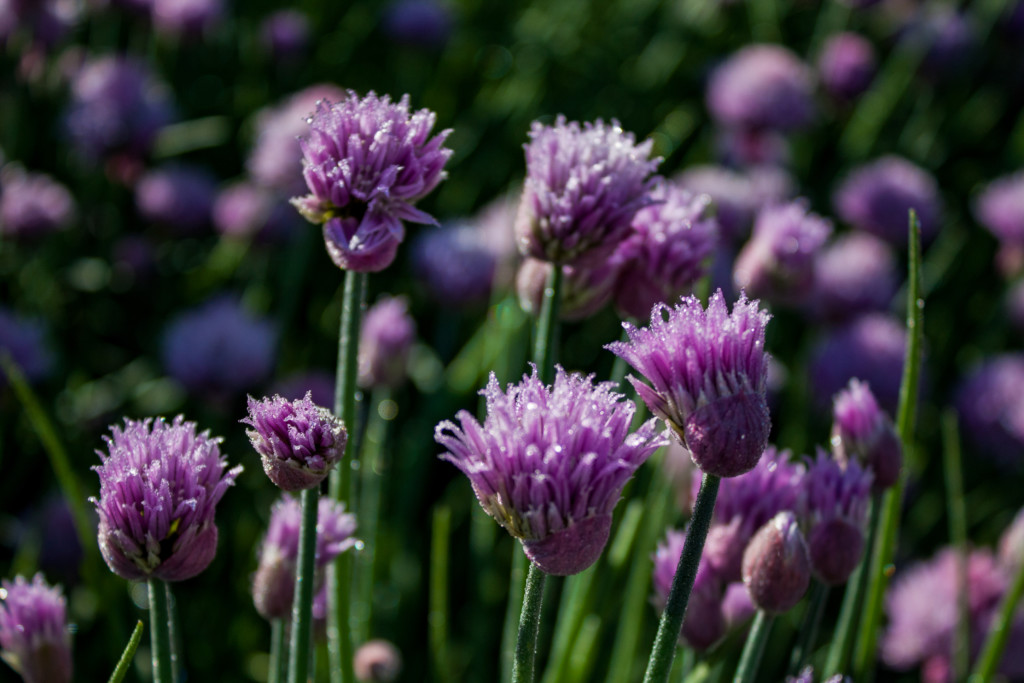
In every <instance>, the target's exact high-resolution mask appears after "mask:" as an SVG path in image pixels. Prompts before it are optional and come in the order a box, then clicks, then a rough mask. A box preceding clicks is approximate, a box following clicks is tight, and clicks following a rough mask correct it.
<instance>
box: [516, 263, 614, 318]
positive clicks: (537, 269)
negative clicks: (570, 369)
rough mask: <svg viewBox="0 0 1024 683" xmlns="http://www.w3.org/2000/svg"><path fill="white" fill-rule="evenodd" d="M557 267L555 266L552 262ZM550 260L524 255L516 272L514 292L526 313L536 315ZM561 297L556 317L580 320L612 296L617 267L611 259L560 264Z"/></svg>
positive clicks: (542, 297)
mask: <svg viewBox="0 0 1024 683" xmlns="http://www.w3.org/2000/svg"><path fill="white" fill-rule="evenodd" d="M554 267H556V268H557V267H559V266H554ZM551 268H552V264H551V263H549V262H547V261H540V260H538V259H535V258H526V259H524V260H523V262H522V263H520V264H519V272H517V273H516V294H518V297H519V306H520V307H521V308H522V309H523V310H524V311H526V312H527V313H529V314H531V315H534V316H537V315H540V309H541V305H542V304H543V301H544V290H545V289H546V288H547V282H548V274H549V273H550V272H551ZM561 269H562V275H563V278H562V292H561V294H562V300H561V302H560V303H559V307H558V317H559V318H561V319H562V320H570V321H573V320H584V319H586V318H589V317H590V316H592V315H594V314H595V313H597V312H598V311H599V310H601V309H602V308H604V305H605V304H606V303H608V302H609V301H610V300H611V298H612V292H613V290H614V288H615V283H616V279H617V274H618V269H617V267H616V266H615V264H613V263H612V262H611V261H605V262H603V263H597V264H594V266H593V267H589V266H586V265H583V266H578V267H577V266H561Z"/></svg>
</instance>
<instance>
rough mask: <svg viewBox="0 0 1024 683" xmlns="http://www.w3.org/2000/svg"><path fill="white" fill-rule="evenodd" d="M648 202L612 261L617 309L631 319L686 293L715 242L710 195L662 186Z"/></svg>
mask: <svg viewBox="0 0 1024 683" xmlns="http://www.w3.org/2000/svg"><path fill="white" fill-rule="evenodd" d="M651 198H652V199H653V200H654V201H655V202H656V203H654V204H652V205H651V206H646V207H644V208H642V209H640V210H639V211H637V212H636V215H635V216H634V217H633V223H632V227H633V230H632V232H631V233H630V234H629V236H627V237H626V239H624V240H623V241H622V242H620V243H619V246H618V248H616V250H615V253H614V254H613V256H612V259H611V260H612V262H613V263H616V264H621V266H620V267H621V271H620V272H619V277H618V281H617V285H616V288H615V305H616V307H617V308H618V309H619V310H620V311H621V312H622V313H623V314H624V316H630V317H633V318H646V317H647V316H648V314H649V313H650V311H651V309H652V308H653V307H654V305H655V304H658V303H662V302H666V301H675V300H677V299H678V298H679V296H680V295H682V294H686V293H687V292H688V290H689V289H690V288H691V287H692V286H693V285H694V284H695V283H696V282H697V280H699V279H700V278H702V277H704V275H705V274H706V273H707V261H708V257H709V256H710V255H711V252H712V251H713V250H714V248H715V245H716V244H717V242H718V223H717V221H715V219H714V217H713V216H712V215H711V214H712V213H713V210H712V209H711V197H709V196H708V195H706V194H699V195H693V194H690V192H688V191H687V190H683V189H681V188H679V187H676V186H674V185H669V184H667V183H665V184H662V185H659V186H658V188H657V189H655V190H654V192H652V193H651Z"/></svg>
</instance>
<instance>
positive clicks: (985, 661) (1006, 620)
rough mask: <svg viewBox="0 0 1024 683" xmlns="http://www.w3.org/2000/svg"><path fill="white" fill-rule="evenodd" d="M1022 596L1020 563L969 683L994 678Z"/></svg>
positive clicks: (1023, 573)
mask: <svg viewBox="0 0 1024 683" xmlns="http://www.w3.org/2000/svg"><path fill="white" fill-rule="evenodd" d="M1022 596H1024V562H1021V564H1020V567H1019V568H1018V569H1017V575H1016V576H1015V577H1014V579H1013V584H1012V585H1011V586H1010V589H1009V590H1008V591H1006V594H1005V595H1004V596H1003V602H1002V603H1000V605H999V612H998V614H997V615H996V618H995V621H993V622H992V628H991V629H990V630H989V632H988V637H987V638H986V639H985V646H984V647H983V648H982V650H981V655H980V656H979V657H978V662H977V664H975V665H974V670H973V671H971V677H970V678H969V679H968V681H969V683H989V682H990V681H991V680H992V679H993V677H994V676H995V672H996V668H997V667H998V666H999V662H1000V660H1002V658H1003V652H1004V651H1005V650H1006V641H1007V640H1009V638H1010V631H1011V630H1013V619H1014V615H1015V614H1016V613H1017V606H1018V605H1019V604H1020V599H1021V597H1022Z"/></svg>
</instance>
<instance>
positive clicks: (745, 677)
mask: <svg viewBox="0 0 1024 683" xmlns="http://www.w3.org/2000/svg"><path fill="white" fill-rule="evenodd" d="M774 621H775V617H773V616H771V615H769V614H767V613H766V612H765V611H764V610H758V611H757V616H756V617H754V625H753V626H751V627H750V635H748V636H747V642H746V643H745V644H744V645H743V654H742V655H740V664H739V666H738V667H736V675H735V676H734V677H733V679H732V681H733V683H753V682H754V678H755V677H756V676H757V668H758V667H759V666H760V665H761V656H762V655H763V654H764V646H765V645H767V644H768V634H769V633H771V630H772V623H773V622H774Z"/></svg>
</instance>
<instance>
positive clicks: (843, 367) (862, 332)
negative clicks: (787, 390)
mask: <svg viewBox="0 0 1024 683" xmlns="http://www.w3.org/2000/svg"><path fill="white" fill-rule="evenodd" d="M906 346H907V330H906V328H905V327H904V326H903V324H902V323H900V321H899V320H897V319H896V318H893V317H890V316H889V315H885V314H882V313H869V314H867V315H863V316H861V317H859V318H857V319H855V320H853V321H852V322H850V323H848V324H846V325H844V326H843V327H840V328H837V329H835V330H832V331H830V332H828V333H826V335H825V336H824V337H823V338H822V339H820V340H819V342H818V344H817V345H816V346H815V348H814V351H813V353H812V355H811V362H810V380H811V391H812V393H813V395H814V397H815V399H816V401H817V404H818V406H819V407H821V408H823V409H824V408H827V407H828V406H830V405H831V404H832V397H833V396H835V395H836V394H837V393H839V391H841V390H842V389H843V387H845V386H846V384H847V383H848V382H849V381H850V380H851V379H853V378H854V377H859V378H860V379H861V380H863V381H865V382H867V383H868V384H869V385H870V386H871V390H872V392H873V393H874V395H875V398H876V399H878V403H879V404H880V405H881V406H882V408H884V409H885V411H886V412H888V413H889V414H890V415H892V414H894V413H895V412H896V407H897V404H898V403H899V395H900V381H901V380H902V378H903V356H904V354H905V352H906Z"/></svg>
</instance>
